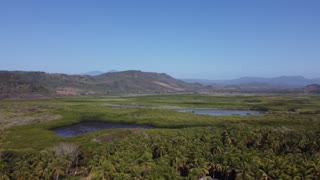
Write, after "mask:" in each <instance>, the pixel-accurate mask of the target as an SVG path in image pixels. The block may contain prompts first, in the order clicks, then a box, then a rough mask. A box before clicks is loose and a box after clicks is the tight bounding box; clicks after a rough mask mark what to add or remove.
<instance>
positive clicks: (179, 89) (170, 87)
mask: <svg viewBox="0 0 320 180" xmlns="http://www.w3.org/2000/svg"><path fill="white" fill-rule="evenodd" d="M153 82H154V83H156V84H158V85H160V86H162V87H165V88H168V89H171V90H175V91H185V89H183V88H179V87H173V86H170V85H169V84H166V83H162V82H159V81H153Z"/></svg>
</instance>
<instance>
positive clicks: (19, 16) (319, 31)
mask: <svg viewBox="0 0 320 180" xmlns="http://www.w3.org/2000/svg"><path fill="white" fill-rule="evenodd" d="M319 9H320V1H318V0H241V1H239V0H234V1H231V0H197V1H196V0H114V1H112V0H51V1H49V0H28V1H26V0H21V1H17V0H1V1H0V70H26V71H32V70H33V71H46V72H59V73H69V74H74V73H83V72H88V71H93V70H100V71H109V70H119V71H120V70H129V69H136V70H143V71H154V72H165V73H168V74H170V75H172V76H174V77H177V78H204V79H231V78H237V77H242V76H264V77H274V76H280V75H303V76H305V77H308V78H314V77H320V71H319V69H320V10H319Z"/></svg>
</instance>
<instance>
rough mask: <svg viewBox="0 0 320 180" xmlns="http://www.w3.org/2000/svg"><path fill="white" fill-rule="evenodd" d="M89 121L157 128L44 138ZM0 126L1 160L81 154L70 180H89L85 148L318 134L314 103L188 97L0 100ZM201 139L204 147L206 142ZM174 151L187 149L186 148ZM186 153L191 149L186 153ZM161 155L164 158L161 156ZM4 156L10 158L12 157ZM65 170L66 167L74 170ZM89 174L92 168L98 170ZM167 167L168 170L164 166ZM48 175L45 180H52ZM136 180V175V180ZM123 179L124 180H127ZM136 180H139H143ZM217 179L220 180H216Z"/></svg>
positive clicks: (319, 105)
mask: <svg viewBox="0 0 320 180" xmlns="http://www.w3.org/2000/svg"><path fill="white" fill-rule="evenodd" d="M126 105H130V106H131V107H134V106H144V108H119V106H120V107H121V106H126ZM145 106H148V107H149V108H146V107H145ZM117 107H118V108H117ZM177 108H212V109H243V110H247V109H248V110H258V111H262V112H263V114H262V115H259V116H209V115H197V114H192V113H179V112H176V111H174V109H177ZM97 120H98V121H106V122H123V123H134V124H147V125H153V126H155V127H157V128H156V129H148V130H126V129H122V130H101V131H97V132H93V133H87V134H83V135H80V136H77V137H73V138H63V137H59V136H57V135H56V134H55V133H54V132H53V131H51V130H50V129H52V128H55V127H59V126H63V125H69V124H73V123H77V122H81V121H97ZM0 125H1V130H0V133H1V138H0V143H1V144H0V145H1V146H0V152H3V154H6V153H7V154H8V153H9V152H10V153H11V154H12V153H13V152H14V153H13V154H15V153H17V154H18V155H16V156H17V157H20V155H21V154H24V153H29V154H33V153H37V152H41V151H51V150H52V148H53V147H55V146H57V145H59V144H61V143H69V144H73V145H75V146H77V147H79V148H80V150H81V152H82V156H83V162H82V169H87V170H86V171H84V170H83V172H82V173H80V175H79V176H77V177H88V176H91V175H92V176H95V175H96V174H90V172H89V171H93V169H90V168H89V164H90V161H89V160H88V158H89V157H93V156H94V155H93V154H92V153H93V152H97V151H98V150H92V149H93V148H94V149H99V148H107V149H108V148H112V147H113V146H116V147H114V148H116V149H117V148H118V150H119V152H124V151H126V152H127V150H128V149H129V150H130V148H132V149H131V150H132V151H134V149H136V148H137V147H135V146H133V145H130V147H128V148H127V149H126V150H124V149H123V148H122V147H121V148H120V147H118V146H119V145H117V144H118V143H119V144H122V143H127V144H130V143H128V141H129V140H130V141H136V140H135V139H140V140H141V142H140V143H141V144H143V145H145V146H148V143H151V144H152V146H155V144H154V141H156V142H157V141H160V139H161V138H163V142H167V143H168V141H170V142H169V143H172V142H171V140H172V138H175V137H179V136H180V135H179V134H182V135H181V137H184V138H185V139H184V141H186V140H187V141H191V139H193V138H194V137H198V136H200V135H204V134H207V133H208V131H215V133H214V135H208V137H211V136H214V137H215V136H216V135H217V136H218V135H221V133H223V132H224V131H225V130H228V131H229V130H230V131H233V130H234V129H238V132H237V133H240V134H241V133H242V132H243V131H248V132H249V131H250V132H251V131H259V132H260V131H261V129H264V128H267V129H268V131H269V130H272V129H273V130H275V131H278V130H279V131H281V132H283V131H294V132H298V131H299V132H302V134H304V132H305V133H307V132H314V134H313V135H314V136H315V135H317V133H318V134H319V130H320V96H315V95H314V96H311V95H286V96H285V95H268V96H266V95H265V96H262V95H260V96H258V95H257V96H254V95H246V96H241V95H234V96H223V95H215V96H213V95H198V94H188V95H153V96H151V95H148V96H128V97H70V98H54V99H46V100H6V101H1V102H0ZM162 128H170V129H162ZM208 128H209V129H208ZM270 132H273V131H270ZM203 133H204V134H203ZM219 133H220V134H219ZM275 133H278V132H275ZM146 136H148V137H149V136H152V137H154V138H155V139H156V140H150V138H147V137H146ZM191 136H192V137H191ZM243 136H247V134H245V133H244V135H243ZM204 138H205V139H206V138H207V137H204ZM238 138H239V137H238ZM105 139H107V140H105ZM142 141H144V142H142ZM238 141H239V142H240V141H242V140H239V139H238ZM208 142H209V141H208ZM159 143H161V144H162V142H158V144H159ZM189 143H190V142H189ZM111 145H112V147H111ZM181 146H182V145H181ZM317 146H318V144H317ZM167 148H168V147H167ZM181 148H182V149H183V148H187V149H188V147H181ZM189 148H194V147H193V146H192V147H189ZM206 148H208V147H205V149H206ZM169 149H170V148H169ZM171 149H172V147H171ZM132 151H130V153H132ZM166 151H170V150H168V149H167V150H166ZM188 151H190V149H188ZM194 151H195V150H194ZM101 152H104V151H101ZM108 152H111V150H108ZM10 153H9V154H10ZM127 153H128V152H127ZM167 153H168V155H169V154H170V155H171V156H172V154H174V152H170V153H169V152H167ZM199 153H200V152H199ZM237 153H238V152H237ZM317 153H319V152H317ZM111 154H112V153H111ZM109 155H110V154H109ZM153 155H154V154H153ZM12 156H13V157H15V156H14V155H12ZM143 156H145V157H141V158H142V160H140V161H141V162H140V161H139V162H140V163H138V164H139V165H141V164H143V163H146V162H150V163H151V160H152V163H155V164H156V165H157V166H159V167H160V166H161V167H163V166H164V165H161V163H165V162H158V161H157V158H154V157H153V158H151V160H150V159H149V158H150V157H149V156H150V154H144V155H143ZM151 156H152V155H151ZM159 156H160V155H159ZM171 156H170V157H168V159H170V158H171ZM115 157H118V156H115ZM143 158H145V159H143ZM111 159H113V161H110V162H109V161H108V162H109V163H111V164H112V165H113V166H115V167H113V168H114V169H115V172H114V173H118V172H119V171H121V172H122V170H120V169H119V168H117V167H116V166H118V165H119V164H118V163H119V162H118V163H117V162H116V159H114V158H111ZM133 159H134V158H133ZM187 159H188V158H187ZM189 159H190V158H189ZM126 163H129V162H126ZM130 163H134V162H130ZM71 164H72V167H73V166H74V164H73V163H71ZM169 164H170V163H169ZM187 164H188V163H187V162H185V164H183V165H181V167H180V166H179V167H180V170H179V167H177V168H176V172H175V173H173V174H176V175H177V177H181V178H184V177H185V178H191V171H190V173H188V175H187V176H183V170H181V168H186V167H185V166H186V165H187ZM127 165H128V164H127ZM135 165H136V164H135ZM70 166H71V165H70ZM95 166H97V167H98V166H99V167H100V165H95ZM110 166H111V165H110ZM141 166H142V165H141ZM10 167H11V165H10V163H8V164H7V170H8V171H5V172H7V174H9V173H8V172H10V173H11V175H9V177H11V178H13V177H17V176H16V175H12V173H13V172H14V170H12V169H10ZM150 167H151V165H150ZM170 167H173V165H172V162H171V165H170ZM109 168H110V167H109ZM140 168H141V167H140ZM163 168H164V169H163V170H162V171H165V172H166V173H167V171H172V168H171V169H170V168H169V169H165V167H163ZM155 169H156V168H155ZM173 169H174V168H173ZM187 169H188V168H187ZM3 171H4V170H3ZM207 171H208V169H207ZM207 171H206V172H202V174H201V173H200V172H198V173H196V174H195V176H194V177H200V174H201V175H208V174H210V173H209V172H207ZM234 171H235V172H234V173H235V174H234V176H237V173H238V171H236V170H235V169H234ZM177 172H178V173H177ZM179 172H180V175H179ZM188 172H189V171H188ZM110 173H111V172H109V174H110ZM122 173H125V174H129V175H130V174H131V176H130V177H131V178H132V177H133V175H132V174H133V172H126V171H123V172H122ZM3 174H4V172H2V175H3ZM70 174H72V173H71V170H70V168H69V169H68V171H65V172H64V173H62V174H61V175H60V176H61V177H69V178H70V177H71V176H69V175H70ZM160 174H161V173H160ZM211 174H212V173H211ZM56 175H57V174H56V173H53V174H52V176H56ZM189 175H190V176H189ZM216 175H217V174H216ZM139 176H142V175H141V174H140V175H139ZM155 176H156V175H155ZM3 177H4V175H3ZM97 177H98V178H97V179H100V178H99V177H101V176H98V175H97ZM130 177H129V178H128V179H130ZM134 177H136V176H134ZM143 177H147V176H146V175H144V176H143ZM174 177H175V176H174ZM219 177H221V179H223V178H222V175H221V174H220V176H219ZM140 178H141V177H140ZM0 179H1V177H0ZM93 179H94V178H93ZM107 179H116V178H115V176H112V177H111V176H110V177H109V178H107ZM124 179H125V178H124ZM147 179H152V178H151V176H150V177H149V176H148V178H147ZM169 179H170V178H169ZM174 179H175V178H174ZM244 179H246V178H244ZM289 179H290V178H289Z"/></svg>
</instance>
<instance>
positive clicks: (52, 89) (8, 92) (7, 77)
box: [0, 70, 205, 98]
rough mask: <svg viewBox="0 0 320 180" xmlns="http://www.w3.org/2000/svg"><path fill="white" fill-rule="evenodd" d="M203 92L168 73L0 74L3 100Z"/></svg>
mask: <svg viewBox="0 0 320 180" xmlns="http://www.w3.org/2000/svg"><path fill="white" fill-rule="evenodd" d="M203 89H205V88H204V86H202V85H200V84H194V83H187V82H184V81H181V80H177V79H174V78H172V77H171V76H169V75H167V74H165V73H153V72H142V71H133V70H132V71H122V72H109V73H104V74H100V75H95V76H90V75H66V74H56V73H53V74H52V73H51V74H50V73H45V72H26V71H0V98H10V97H21V98H24V97H37V96H40V97H41V96H59V95H121V94H148V93H181V92H195V91H201V90H203Z"/></svg>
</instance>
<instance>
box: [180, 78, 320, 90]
mask: <svg viewBox="0 0 320 180" xmlns="http://www.w3.org/2000/svg"><path fill="white" fill-rule="evenodd" d="M185 81H186V82H192V83H196V82H197V83H201V84H203V85H218V86H219V85H220V86H225V85H240V86H256V87H259V86H260V87H262V86H263V87H265V88H266V87H268V88H302V87H304V86H307V85H309V84H319V83H320V79H306V78H304V77H303V76H280V77H275V78H263V77H242V78H239V79H233V80H202V79H185Z"/></svg>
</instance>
